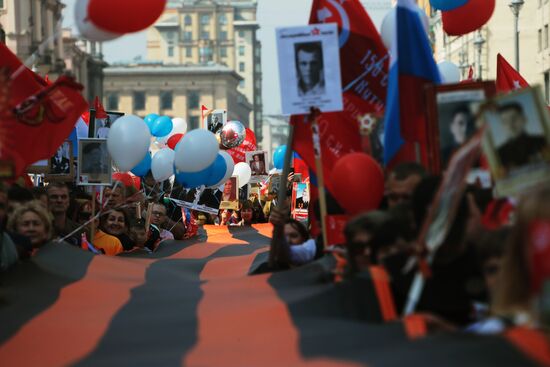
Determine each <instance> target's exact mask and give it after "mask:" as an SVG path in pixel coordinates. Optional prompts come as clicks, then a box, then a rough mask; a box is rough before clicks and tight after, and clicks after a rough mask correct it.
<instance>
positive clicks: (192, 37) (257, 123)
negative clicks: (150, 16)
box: [147, 0, 263, 140]
mask: <svg viewBox="0 0 550 367" xmlns="http://www.w3.org/2000/svg"><path fill="white" fill-rule="evenodd" d="M256 10H257V1H256V0H230V1H229V0H223V1H222V0H169V1H168V6H167V9H166V10H165V12H164V14H163V15H162V16H161V18H160V19H159V20H158V21H157V23H156V24H155V25H154V26H153V27H151V28H150V29H149V30H148V32H147V59H148V60H150V61H161V62H162V63H164V64H165V65H170V64H174V65H207V64H211V63H212V64H219V65H223V66H225V67H228V68H229V69H231V70H233V71H235V72H236V73H237V74H239V75H240V77H241V78H242V79H241V80H240V82H239V84H238V86H237V91H238V92H239V93H241V94H242V95H244V96H245V97H246V99H247V100H248V102H249V103H250V104H251V105H252V106H253V108H252V113H251V115H250V116H249V117H245V118H243V120H242V122H243V123H244V124H245V125H247V126H249V127H250V128H251V129H252V130H254V132H255V133H256V135H257V137H258V140H261V138H262V137H261V134H262V133H261V131H262V129H261V125H262V119H263V117H262V98H261V96H262V70H261V44H260V42H259V40H258V38H257V36H256V30H257V29H258V28H259V26H258V23H257V22H256ZM201 102H202V103H204V104H207V103H206V102H205V101H201ZM208 107H210V108H228V109H229V107H228V106H224V105H214V106H208ZM229 110H230V109H229Z"/></svg>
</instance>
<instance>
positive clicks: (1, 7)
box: [0, 0, 4, 9]
mask: <svg viewBox="0 0 550 367" xmlns="http://www.w3.org/2000/svg"><path fill="white" fill-rule="evenodd" d="M3 8H4V0H0V9H3Z"/></svg>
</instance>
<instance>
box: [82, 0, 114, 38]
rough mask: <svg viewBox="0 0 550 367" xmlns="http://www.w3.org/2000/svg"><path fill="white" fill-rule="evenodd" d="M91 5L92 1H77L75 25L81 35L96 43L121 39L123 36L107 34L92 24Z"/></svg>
mask: <svg viewBox="0 0 550 367" xmlns="http://www.w3.org/2000/svg"><path fill="white" fill-rule="evenodd" d="M89 3H90V0H77V2H76V4H75V7H74V16H75V23H76V27H77V28H78V30H79V32H80V35H81V36H82V37H84V38H86V39H87V40H90V41H95V42H103V41H110V40H113V39H115V38H118V37H121V36H122V34H118V33H112V32H107V31H105V30H103V29H101V28H99V27H97V26H96V25H95V24H93V23H92V21H91V20H90V19H89V17H88V4H89Z"/></svg>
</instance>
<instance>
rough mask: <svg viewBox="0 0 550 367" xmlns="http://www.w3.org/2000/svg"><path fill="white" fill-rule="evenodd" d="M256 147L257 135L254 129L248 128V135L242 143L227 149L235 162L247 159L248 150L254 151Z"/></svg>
mask: <svg viewBox="0 0 550 367" xmlns="http://www.w3.org/2000/svg"><path fill="white" fill-rule="evenodd" d="M256 149H257V148H256V135H255V134H254V132H253V131H252V130H250V129H249V128H246V137H245V138H244V141H243V143H242V144H241V145H239V146H238V147H235V148H231V149H228V150H226V152H227V153H228V154H229V155H230V156H231V157H232V158H233V161H234V162H235V163H239V162H244V161H246V152H253V151H255V150H256Z"/></svg>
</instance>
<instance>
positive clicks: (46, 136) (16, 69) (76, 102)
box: [0, 43, 87, 176]
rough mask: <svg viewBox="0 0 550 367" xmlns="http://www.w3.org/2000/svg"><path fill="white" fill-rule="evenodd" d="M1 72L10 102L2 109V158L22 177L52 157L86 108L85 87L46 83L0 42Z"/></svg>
mask: <svg viewBox="0 0 550 367" xmlns="http://www.w3.org/2000/svg"><path fill="white" fill-rule="evenodd" d="M0 71H2V73H4V74H5V76H6V77H7V79H6V80H7V83H8V84H9V86H8V88H7V89H8V93H9V94H8V103H7V106H5V108H3V109H1V110H0V121H1V124H0V126H1V130H0V156H1V158H4V159H9V160H12V161H13V162H14V164H15V173H16V175H18V176H20V175H22V174H23V173H24V172H25V169H26V168H27V166H29V165H30V164H32V163H34V162H37V161H39V160H42V159H48V158H50V157H51V156H53V155H54V154H55V152H56V150H57V148H58V147H59V146H60V145H61V144H62V143H63V141H64V140H66V139H67V138H68V136H69V134H70V133H71V131H72V129H73V128H74V126H75V124H76V122H77V120H78V117H79V116H80V115H81V114H82V112H83V111H84V109H85V108H86V106H87V103H86V101H85V100H84V98H82V96H81V95H80V90H82V85H80V84H78V83H76V82H75V81H74V80H73V79H71V78H69V77H67V76H61V77H59V78H58V79H57V80H56V81H55V82H54V83H53V84H51V85H47V83H46V82H45V81H44V80H43V79H41V78H40V77H39V76H38V75H36V74H35V73H33V72H32V71H31V70H29V69H28V68H26V67H24V66H23V65H22V64H21V61H20V60H19V59H18V58H17V57H16V56H15V55H14V54H13V53H12V52H11V51H10V50H9V49H8V48H7V47H6V46H5V45H4V44H2V43H0Z"/></svg>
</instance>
